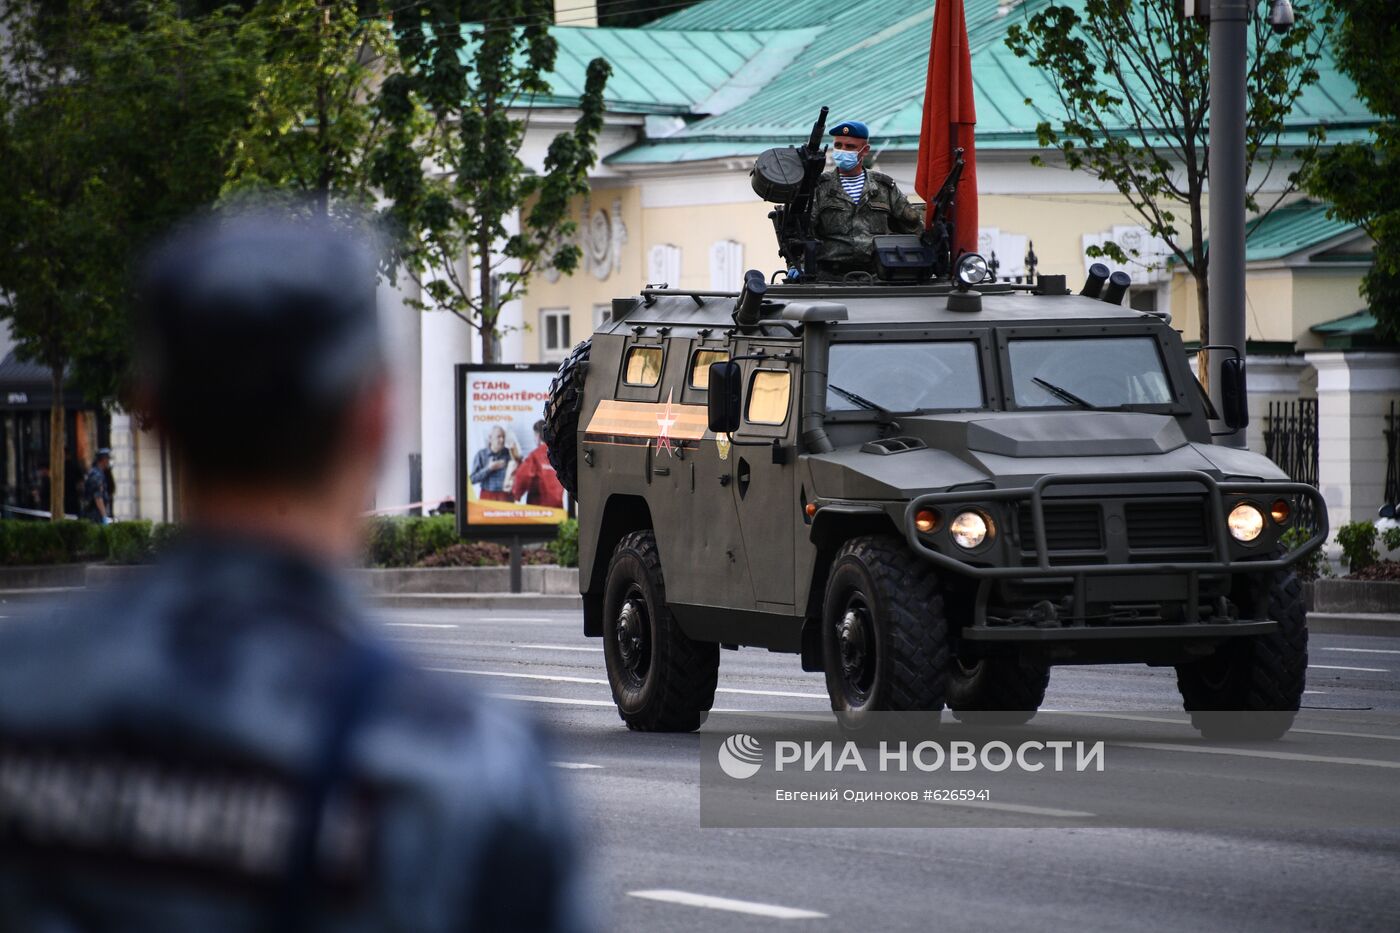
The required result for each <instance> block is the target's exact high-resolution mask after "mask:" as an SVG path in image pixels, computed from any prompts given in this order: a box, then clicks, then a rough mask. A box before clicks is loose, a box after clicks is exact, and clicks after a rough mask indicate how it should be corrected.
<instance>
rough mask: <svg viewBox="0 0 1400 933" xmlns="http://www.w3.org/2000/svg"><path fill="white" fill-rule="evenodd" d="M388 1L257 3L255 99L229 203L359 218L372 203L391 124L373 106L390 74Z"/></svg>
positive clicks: (237, 143)
mask: <svg viewBox="0 0 1400 933" xmlns="http://www.w3.org/2000/svg"><path fill="white" fill-rule="evenodd" d="M384 7H385V4H384V3H383V2H382V0H361V2H358V3H347V2H343V0H260V2H259V3H257V4H256V5H255V6H254V7H253V8H252V9H251V10H250V11H249V12H248V14H247V15H246V16H244V17H243V18H242V22H241V26H240V29H241V31H242V33H243V35H244V39H245V41H247V42H249V43H250V44H253V45H255V46H256V47H257V48H258V50H259V52H258V62H259V63H258V65H257V84H256V87H257V91H256V93H255V94H254V96H253V98H252V101H251V106H250V111H249V117H248V121H247V123H246V124H245V125H243V126H242V127H240V128H239V129H238V130H237V131H236V132H235V134H234V137H233V143H232V149H231V153H230V161H229V164H228V182H227V184H226V185H225V190H224V196H223V200H224V202H225V204H236V203H239V202H244V201H247V200H253V201H256V202H258V203H261V204H266V203H268V202H279V201H280V202H283V205H282V206H284V207H285V208H287V209H290V210H306V209H309V210H311V211H313V212H315V213H317V214H320V215H322V216H326V217H330V216H332V215H337V216H340V215H345V216H350V217H352V218H353V217H358V216H359V215H361V214H363V213H364V212H365V211H367V210H368V209H370V208H371V207H372V206H373V204H374V192H373V190H372V186H371V184H370V180H369V171H370V156H371V154H372V153H373V152H374V151H375V149H376V147H377V146H378V145H379V143H380V142H381V141H382V139H383V136H384V130H385V124H384V123H383V121H382V120H381V119H379V114H378V112H377V110H376V108H375V107H374V105H373V98H374V94H375V93H376V85H377V82H378V79H379V77H380V76H381V75H382V74H384V73H385V72H386V71H390V70H392V69H393V67H394V43H393V35H392V32H391V30H390V26H389V21H388V18H387V13H386V10H385V9H384Z"/></svg>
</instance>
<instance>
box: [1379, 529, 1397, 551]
mask: <svg viewBox="0 0 1400 933" xmlns="http://www.w3.org/2000/svg"><path fill="white" fill-rule="evenodd" d="M1381 541H1383V542H1384V543H1385V549H1386V550H1387V551H1400V525H1392V526H1390V527H1389V528H1387V529H1386V530H1385V531H1383V532H1381Z"/></svg>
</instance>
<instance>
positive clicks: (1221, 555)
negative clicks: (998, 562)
mask: <svg viewBox="0 0 1400 933" xmlns="http://www.w3.org/2000/svg"><path fill="white" fill-rule="evenodd" d="M1143 483H1150V484H1162V483H1193V484H1196V485H1198V486H1200V487H1201V488H1202V490H1203V491H1204V493H1205V497H1206V500H1207V501H1208V502H1209V503H1210V529H1209V534H1208V541H1209V542H1210V547H1211V550H1212V551H1213V552H1214V559H1212V560H1205V561H1179V560H1177V561H1154V562H1140V563H1139V562H1132V563H1127V562H1124V563H1101V564H1051V563H1050V549H1049V546H1048V542H1047V539H1046V533H1045V498H1046V496H1045V492H1046V490H1047V489H1048V488H1050V487H1053V486H1087V485H1097V486H1099V487H1100V488H1099V489H1096V490H1095V491H1094V493H1093V495H1094V497H1095V498H1108V497H1111V496H1114V495H1115V493H1114V491H1113V487H1115V486H1129V485H1134V484H1138V485H1141V484H1143ZM1128 494H1129V493H1127V491H1126V490H1125V491H1124V492H1123V493H1119V494H1118V495H1128ZM1232 495H1248V496H1250V497H1251V498H1256V499H1257V498H1260V497H1263V498H1266V499H1271V498H1284V497H1288V496H1296V497H1306V498H1308V499H1310V500H1311V501H1312V502H1313V505H1314V510H1313V514H1314V515H1315V516H1316V518H1317V526H1318V527H1317V529H1316V530H1315V531H1314V532H1313V534H1312V535H1311V537H1309V538H1308V540H1307V541H1305V542H1304V543H1303V544H1301V545H1300V546H1298V547H1296V548H1294V549H1293V550H1291V551H1289V552H1288V553H1286V554H1284V555H1282V556H1280V557H1267V558H1254V559H1246V558H1240V557H1237V558H1233V559H1232V558H1231V556H1230V544H1231V541H1232V540H1233V539H1232V538H1231V537H1230V532H1229V530H1228V528H1227V527H1226V524H1225V497H1226V496H1232ZM1144 498H1150V497H1144ZM1021 500H1029V503H1030V514H1031V523H1032V530H1033V535H1034V539H1035V558H1036V563H1035V565H1034V566H1025V565H1018V566H1014V567H1013V566H1002V567H983V566H976V565H974V564H970V563H967V562H966V561H963V560H960V559H958V558H956V557H953V556H950V555H948V554H944V553H943V552H941V551H938V550H935V549H934V548H932V547H930V546H929V545H927V544H926V543H924V541H923V540H922V538H921V536H920V534H919V532H918V529H917V528H916V527H915V525H914V519H915V516H916V515H917V514H918V512H919V510H920V509H924V508H928V507H931V506H942V507H946V506H949V505H966V506H969V507H972V506H976V505H978V504H980V503H984V502H1006V501H1021ZM1261 509H1263V510H1264V511H1266V512H1267V504H1265V505H1263V506H1261ZM1300 511H1301V510H1300V509H1298V508H1296V506H1295V508H1294V514H1295V515H1297V514H1299V512H1300ZM904 524H905V532H906V536H907V537H908V539H909V542H910V544H911V546H912V547H913V548H914V550H915V551H916V552H917V553H918V554H919V555H920V556H922V557H924V558H925V559H927V560H929V561H930V562H932V563H933V564H935V565H937V566H939V567H942V568H944V569H946V570H950V571H954V572H956V573H960V574H963V575H965V576H968V577H971V578H973V579H976V580H980V581H984V583H989V582H990V581H993V580H1006V579H1013V580H1033V579H1044V578H1047V577H1055V578H1071V579H1072V580H1073V582H1074V615H1076V616H1082V615H1083V613H1084V611H1085V603H1086V599H1085V589H1086V586H1085V579H1086V578H1087V577H1095V576H1114V575H1119V576H1121V575H1129V574H1183V575H1185V576H1186V584H1187V585H1186V590H1187V592H1186V594H1185V601H1186V604H1187V607H1188V612H1192V613H1194V610H1195V608H1196V606H1197V604H1198V594H1199V581H1200V575H1201V574H1222V573H1241V572H1248V573H1259V572H1261V571H1269V570H1276V569H1279V568H1281V567H1287V566H1289V565H1290V564H1292V563H1294V562H1296V561H1297V560H1299V559H1301V558H1302V557H1304V556H1305V555H1307V554H1308V553H1309V552H1310V551H1312V550H1313V549H1314V548H1316V547H1318V546H1319V545H1321V544H1322V543H1323V542H1324V541H1325V540H1327V533H1328V527H1327V503H1326V502H1325V501H1324V500H1323V498H1322V495H1321V494H1320V493H1319V492H1318V491H1317V490H1316V489H1315V488H1314V487H1312V486H1309V485H1308V484H1306V483H1290V482H1260V481H1229V482H1222V481H1218V480H1216V479H1215V478H1214V477H1212V476H1210V475H1209V474H1207V473H1202V472H1200V471H1198V470H1180V471H1175V472H1170V473H1051V474H1047V475H1045V476H1042V477H1040V478H1039V479H1038V480H1036V481H1035V482H1034V483H1033V484H1031V485H1030V486H1019V487H1014V488H1006V489H963V490H955V491H951V492H939V493H929V494H927V495H922V496H919V497H917V498H916V499H914V500H913V501H911V502H910V503H909V506H908V508H907V509H906V510H905V515H904ZM969 556H971V555H969ZM985 589H986V587H985V586H984V587H983V590H984V591H985ZM980 602H981V600H979V603H980ZM979 615H980V613H979ZM1187 618H1194V615H1188V616H1187ZM980 621H982V620H979V622H980ZM1233 624H1234V625H1235V626H1241V623H1239V622H1237V623H1233ZM1271 626H1272V624H1271ZM1214 627H1218V626H1212V628H1214Z"/></svg>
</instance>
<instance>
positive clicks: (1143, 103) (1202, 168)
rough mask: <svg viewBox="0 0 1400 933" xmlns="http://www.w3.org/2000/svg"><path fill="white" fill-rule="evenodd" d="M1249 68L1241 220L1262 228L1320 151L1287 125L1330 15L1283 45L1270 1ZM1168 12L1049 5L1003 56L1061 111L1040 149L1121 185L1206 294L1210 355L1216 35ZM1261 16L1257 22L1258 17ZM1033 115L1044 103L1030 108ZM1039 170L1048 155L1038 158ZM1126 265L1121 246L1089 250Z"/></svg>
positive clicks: (1097, 3) (1045, 130)
mask: <svg viewBox="0 0 1400 933" xmlns="http://www.w3.org/2000/svg"><path fill="white" fill-rule="evenodd" d="M1254 6H1255V7H1256V8H1258V9H1256V11H1255V12H1256V15H1255V16H1254V17H1253V18H1252V25H1251V27H1250V28H1251V35H1250V36H1249V54H1248V62H1247V67H1248V71H1247V78H1246V80H1247V88H1248V105H1247V123H1246V126H1245V145H1246V162H1247V165H1246V172H1247V174H1246V177H1247V178H1248V179H1249V185H1248V189H1247V191H1246V194H1245V204H1244V205H1243V206H1244V208H1245V209H1246V210H1247V211H1249V212H1250V213H1251V214H1253V215H1254V223H1257V222H1258V221H1259V220H1260V219H1262V218H1263V217H1265V216H1267V215H1268V213H1269V212H1270V211H1272V210H1273V209H1274V208H1275V207H1277V206H1278V205H1279V204H1280V203H1282V201H1283V200H1284V199H1285V198H1286V197H1287V196H1288V195H1289V194H1290V193H1292V192H1293V191H1295V190H1296V189H1297V186H1298V184H1299V182H1300V179H1301V177H1302V175H1303V173H1304V172H1305V171H1306V169H1307V167H1308V165H1309V164H1310V162H1311V161H1312V159H1313V158H1314V157H1315V155H1316V152H1317V148H1318V145H1319V144H1320V142H1321V141H1322V138H1323V134H1322V132H1321V130H1314V131H1312V132H1311V133H1310V135H1309V139H1308V141H1307V143H1306V144H1305V145H1302V146H1299V147H1297V148H1294V149H1293V151H1292V152H1291V153H1290V152H1287V151H1286V147H1285V146H1284V145H1282V139H1283V135H1284V131H1285V129H1286V126H1285V123H1286V120H1287V118H1288V116H1289V114H1290V113H1291V112H1292V110H1293V105H1294V104H1295V103H1296V102H1297V100H1298V99H1299V97H1301V96H1302V95H1303V94H1304V92H1306V90H1307V89H1308V88H1309V87H1310V86H1312V85H1313V84H1315V83H1316V82H1317V80H1318V70H1317V64H1318V60H1319V59H1320V57H1321V55H1322V49H1323V43H1324V41H1325V39H1326V35H1325V33H1326V25H1325V19H1324V17H1323V16H1321V15H1317V14H1318V13H1320V12H1321V11H1322V7H1323V6H1324V4H1321V3H1309V2H1299V3H1295V4H1294V6H1295V8H1296V11H1297V22H1296V24H1295V25H1294V27H1293V29H1292V30H1290V31H1289V32H1288V33H1286V34H1285V35H1283V36H1275V35H1273V34H1272V33H1271V32H1270V28H1269V25H1268V16H1267V14H1268V7H1269V3H1268V2H1267V0H1256V2H1255V3H1254ZM1179 9H1180V7H1179V4H1176V3H1167V2H1162V0H1075V2H1072V3H1051V4H1049V5H1047V6H1045V7H1044V8H1043V9H1040V10H1038V11H1037V12H1035V13H1033V14H1030V13H1028V14H1027V15H1026V17H1025V19H1024V22H1022V23H1019V24H1015V25H1013V26H1011V27H1010V29H1008V30H1007V37H1006V44H1007V46H1008V47H1009V48H1010V49H1011V51H1012V52H1013V53H1015V54H1016V55H1017V56H1018V57H1020V58H1024V59H1026V60H1027V61H1029V63H1030V64H1031V65H1033V66H1034V67H1035V68H1037V69H1039V70H1040V72H1041V73H1042V74H1043V75H1044V76H1045V78H1046V83H1047V84H1048V86H1049V88H1050V89H1051V92H1052V93H1053V94H1054V96H1055V103H1056V104H1057V105H1058V106H1057V107H1053V106H1052V107H1045V106H1043V104H1042V106H1041V109H1040V112H1041V113H1042V114H1045V119H1042V120H1041V121H1040V123H1039V124H1038V125H1037V127H1036V133H1037V135H1038V137H1039V142H1040V145H1041V146H1043V147H1047V148H1053V149H1057V150H1059V152H1060V155H1061V156H1062V158H1063V159H1064V162H1065V164H1066V165H1067V166H1068V167H1069V168H1071V169H1075V170H1084V171H1087V172H1089V173H1090V174H1092V175H1094V176H1096V177H1097V178H1100V179H1102V180H1103V181H1105V182H1107V183H1108V184H1110V185H1112V186H1113V187H1114V188H1115V189H1117V190H1118V192H1119V193H1120V194H1121V195H1122V196H1123V197H1124V198H1125V199H1126V200H1127V202H1128V204H1129V205H1130V206H1131V207H1132V209H1133V211H1134V212H1135V213H1136V214H1137V215H1138V216H1139V217H1141V218H1142V221H1143V225H1144V228H1145V229H1146V230H1147V231H1148V233H1149V234H1151V235H1152V236H1156V237H1161V238H1162V240H1163V241H1164V242H1165V243H1166V246H1167V249H1168V250H1169V251H1170V253H1171V255H1172V256H1173V257H1174V258H1175V260H1176V261H1177V262H1180V263H1181V264H1182V266H1184V267H1185V268H1186V270H1187V271H1188V272H1190V274H1191V275H1192V277H1193V278H1194V279H1195V281H1196V295H1197V299H1198V304H1199V307H1200V319H1201V332H1200V337H1201V343H1202V344H1206V343H1209V342H1210V334H1209V323H1208V322H1209V316H1208V313H1207V312H1208V308H1209V307H1210V288H1209V284H1208V279H1207V270H1208V268H1209V262H1210V257H1209V254H1208V253H1207V251H1206V229H1205V219H1206V211H1205V197H1206V193H1207V190H1208V188H1209V181H1210V169H1209V159H1208V155H1209V151H1210V139H1209V133H1210V80H1209V75H1210V30H1209V27H1208V25H1207V24H1206V23H1204V22H1203V21H1201V20H1196V19H1189V18H1186V17H1184V16H1182V15H1181V13H1180V12H1179ZM1261 13H1262V15H1259V14H1261ZM1026 104H1027V105H1028V106H1034V105H1035V102H1034V101H1032V100H1030V99H1028V100H1027V101H1026ZM1286 157H1287V158H1290V159H1291V160H1292V162H1293V167H1292V170H1291V171H1289V173H1288V175H1287V176H1286V178H1285V179H1284V180H1283V183H1282V184H1281V185H1279V187H1278V189H1277V191H1276V192H1274V193H1272V196H1271V197H1269V198H1267V199H1263V200H1265V201H1266V202H1267V203H1262V204H1261V196H1260V195H1261V191H1262V190H1263V188H1264V187H1265V186H1266V185H1268V184H1269V182H1270V180H1271V178H1272V176H1273V173H1274V169H1275V168H1276V167H1277V164H1278V163H1279V162H1280V161H1281V160H1282V159H1284V158H1286ZM1032 161H1033V162H1034V163H1036V164H1043V160H1042V159H1041V158H1040V157H1039V156H1035V157H1033V158H1032ZM1088 253H1089V255H1090V256H1107V257H1109V258H1111V259H1113V260H1114V261H1115V262H1118V263H1122V264H1128V263H1130V262H1133V261H1134V260H1135V259H1136V257H1135V256H1132V255H1130V254H1129V251H1127V250H1124V249H1123V248H1122V246H1121V245H1120V244H1117V243H1114V242H1111V241H1110V242H1108V243H1105V244H1104V245H1103V246H1102V247H1095V248H1091V249H1090V250H1088Z"/></svg>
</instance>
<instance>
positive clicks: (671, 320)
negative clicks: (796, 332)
mask: <svg viewBox="0 0 1400 933" xmlns="http://www.w3.org/2000/svg"><path fill="white" fill-rule="evenodd" d="M948 293H949V288H948V286H946V285H941V286H940V285H921V286H891V285H874V286H871V285H866V286H842V285H772V286H770V287H769V288H768V291H767V294H766V296H765V297H766V301H767V302H773V303H797V302H831V303H835V304H842V305H845V306H846V310H847V313H848V315H849V317H848V323H849V324H856V325H860V324H947V325H957V326H960V327H977V326H980V325H983V324H989V323H993V322H998V323H1001V322H1011V323H1018V324H1031V323H1037V322H1050V323H1061V322H1081V321H1082V322H1087V321H1104V320H1111V321H1115V322H1122V323H1131V322H1135V321H1136V322H1143V323H1157V322H1158V321H1160V320H1161V318H1159V317H1158V316H1156V315H1152V314H1148V313H1146V312H1142V311H1137V310H1134V309H1133V308H1129V307H1123V306H1120V305H1111V304H1108V303H1107V302H1104V301H1098V300H1097V299H1093V298H1086V297H1084V296H1083V295H1074V294H1070V295H1035V294H1031V293H1029V292H1027V291H1024V290H1021V291H1013V290H1010V289H1008V290H1005V291H997V292H989V291H984V292H983V293H982V310H981V311H950V310H948ZM735 298H736V294H735V293H732V292H730V293H726V292H718V293H717V292H678V291H665V292H660V291H647V292H643V293H642V295H641V296H637V297H636V299H635V300H636V304H635V305H634V306H633V307H632V308H631V309H630V310H627V311H626V313H625V314H624V313H621V309H619V312H618V313H617V315H616V316H615V319H614V320H613V321H611V322H610V323H608V324H605V325H603V326H602V327H601V328H600V330H601V331H602V332H605V333H606V332H621V331H624V330H628V329H630V328H632V327H634V326H636V325H638V324H656V325H662V326H669V327H678V326H679V327H712V328H713V327H723V328H729V327H733V326H734V318H733V312H734V305H735ZM648 302H650V303H648ZM770 313H771V316H772V317H776V316H777V311H776V309H774V310H773V311H772V312H766V313H765V315H764V317H765V318H768V317H770Z"/></svg>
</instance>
